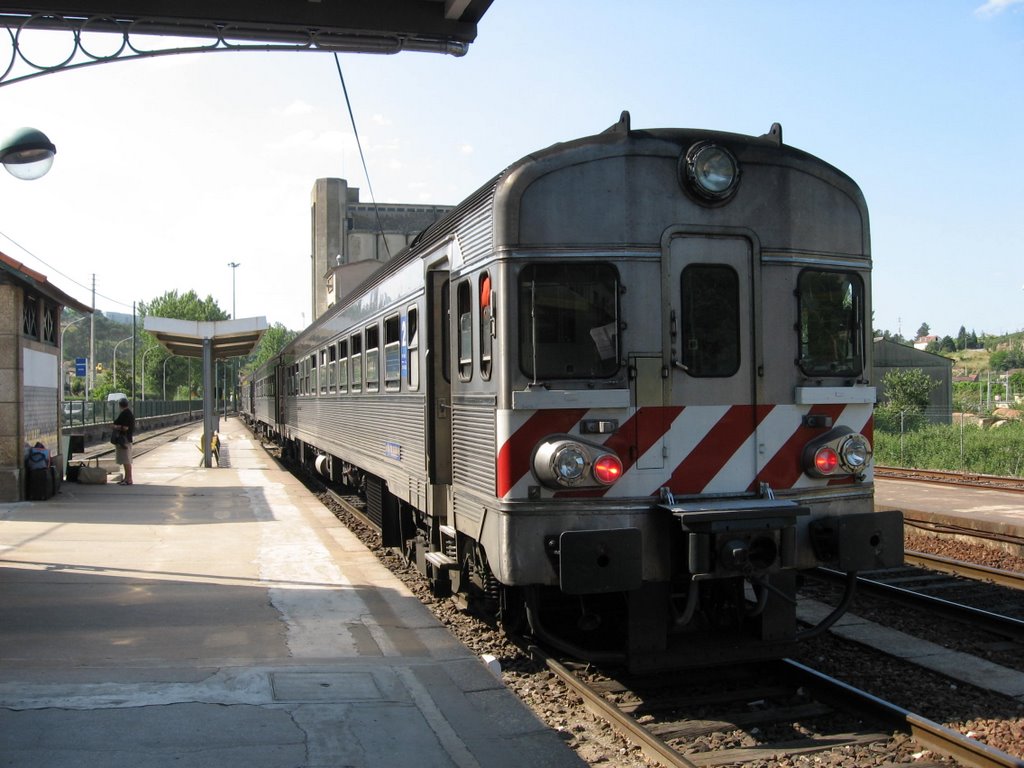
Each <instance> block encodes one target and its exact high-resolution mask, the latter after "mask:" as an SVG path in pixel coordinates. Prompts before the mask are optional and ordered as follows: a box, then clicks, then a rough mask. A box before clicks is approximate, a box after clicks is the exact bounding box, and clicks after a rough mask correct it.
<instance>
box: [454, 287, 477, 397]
mask: <svg viewBox="0 0 1024 768" xmlns="http://www.w3.org/2000/svg"><path fill="white" fill-rule="evenodd" d="M457 295H458V299H457V300H458V318H459V379H460V380H461V381H469V380H470V379H471V378H473V295H472V290H471V289H470V285H469V280H463V281H462V282H461V283H459V288H458V294H457Z"/></svg>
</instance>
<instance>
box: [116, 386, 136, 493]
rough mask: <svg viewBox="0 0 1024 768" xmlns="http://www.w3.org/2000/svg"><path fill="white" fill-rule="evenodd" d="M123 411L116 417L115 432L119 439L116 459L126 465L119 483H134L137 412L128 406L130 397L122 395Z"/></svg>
mask: <svg viewBox="0 0 1024 768" xmlns="http://www.w3.org/2000/svg"><path fill="white" fill-rule="evenodd" d="M117 404H118V405H119V406H120V407H121V412H120V413H119V414H118V415H117V418H116V419H114V427H113V433H114V437H115V438H123V439H119V440H117V443H116V445H115V450H114V455H115V459H114V460H115V461H116V462H117V463H118V464H120V465H121V466H122V467H124V477H122V478H121V481H120V482H119V483H118V485H132V482H133V481H132V439H133V438H134V436H135V414H134V413H132V409H131V408H129V407H128V399H127V398H125V397H122V398H121V399H120V401H118V403H117Z"/></svg>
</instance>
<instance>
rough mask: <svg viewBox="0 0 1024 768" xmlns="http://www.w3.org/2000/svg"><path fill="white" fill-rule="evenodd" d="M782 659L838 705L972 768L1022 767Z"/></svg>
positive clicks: (977, 743)
mask: <svg viewBox="0 0 1024 768" xmlns="http://www.w3.org/2000/svg"><path fill="white" fill-rule="evenodd" d="M782 663H783V664H784V665H786V666H787V667H788V668H789V671H790V673H791V674H792V675H794V676H796V677H798V678H800V679H801V680H803V681H804V682H805V683H806V684H807V685H808V687H810V688H813V689H814V690H815V691H816V692H817V693H818V695H819V696H821V697H822V698H823V699H826V700H828V699H830V698H831V699H832V700H833V701H836V702H838V703H839V704H840V705H852V706H855V707H856V708H857V709H860V710H861V711H864V712H868V713H871V714H873V715H874V716H875V717H880V718H881V719H883V720H884V721H885V722H888V723H892V724H894V725H896V726H897V727H899V728H900V730H904V731H906V732H908V733H909V734H910V735H911V736H912V737H913V739H914V740H915V741H916V742H917V743H918V744H920V745H921V746H923V747H926V748H928V749H930V750H932V751H935V752H940V753H942V754H944V755H949V756H950V757H953V758H956V759H957V760H959V761H960V762H962V763H964V764H965V765H969V766H974V768H1024V760H1022V759H1020V758H1017V757H1014V756H1013V755H1008V754H1007V753H1005V752H1002V751H1000V750H998V749H996V748H995V747H990V746H988V745H987V744H983V743H981V742H980V741H977V740H976V739H971V738H968V737H967V736H964V735H963V734H960V733H957V732H956V731H954V730H952V729H951V728H947V727H946V726H944V725H940V724H939V723H936V722H935V721H933V720H929V719H928V718H926V717H922V716H921V715H917V714H914V713H913V712H911V711H910V710H907V709H903V707H899V706H897V705H895V704H893V703H891V702H888V701H885V700H884V699H880V698H878V697H877V696H874V695H872V694H870V693H867V692H866V691H862V690H860V689H859V688H854V687H853V686H852V685H848V684H847V683H844V682H843V681H842V680H837V679H836V678H834V677H829V676H827V675H824V674H822V673H821V672H818V671H816V670H813V669H811V668H810V667H807V666H804V665H803V664H801V663H800V662H798V661H793V660H792V659H783V662H782Z"/></svg>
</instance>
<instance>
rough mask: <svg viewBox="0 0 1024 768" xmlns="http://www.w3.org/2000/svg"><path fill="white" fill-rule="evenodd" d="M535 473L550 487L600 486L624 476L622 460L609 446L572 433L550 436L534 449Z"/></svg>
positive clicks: (555, 488)
mask: <svg viewBox="0 0 1024 768" xmlns="http://www.w3.org/2000/svg"><path fill="white" fill-rule="evenodd" d="M531 463H532V464H533V473H534V475H536V477H537V479H538V480H540V482H541V483H542V484H544V485H546V486H547V487H548V488H552V489H554V490H560V489H563V488H601V487H607V486H609V485H612V484H613V483H614V482H615V481H617V480H618V479H619V478H620V477H622V471H623V468H622V461H621V460H620V459H619V457H618V456H616V455H615V453H614V452H612V451H609V450H608V449H607V448H605V447H603V446H601V445H597V444H595V443H590V442H587V441H585V440H579V439H577V438H576V437H575V436H573V435H551V436H549V437H547V438H546V439H545V440H542V441H541V442H540V443H539V444H538V445H537V447H536V448H535V449H534V452H533V460H532V462H531Z"/></svg>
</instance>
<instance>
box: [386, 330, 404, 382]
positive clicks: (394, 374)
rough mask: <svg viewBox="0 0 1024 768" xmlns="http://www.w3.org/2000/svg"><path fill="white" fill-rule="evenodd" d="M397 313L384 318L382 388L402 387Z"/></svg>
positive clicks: (400, 344)
mask: <svg viewBox="0 0 1024 768" xmlns="http://www.w3.org/2000/svg"><path fill="white" fill-rule="evenodd" d="M400 329H401V322H400V321H399V319H398V315H393V316H392V317H387V318H385V319H384V389H386V390H388V391H390V392H394V391H396V390H398V389H401V387H402V337H401V330H400Z"/></svg>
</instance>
